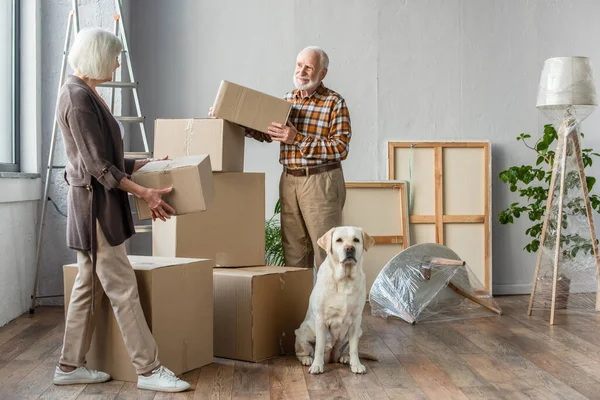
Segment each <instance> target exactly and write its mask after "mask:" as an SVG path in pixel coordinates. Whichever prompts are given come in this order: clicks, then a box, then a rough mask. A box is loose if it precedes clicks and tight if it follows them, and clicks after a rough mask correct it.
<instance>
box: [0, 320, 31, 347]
mask: <svg viewBox="0 0 600 400" xmlns="http://www.w3.org/2000/svg"><path fill="white" fill-rule="evenodd" d="M35 321H36V320H34V319H33V318H31V317H29V316H21V317H19V318H16V319H14V320H12V321H11V322H9V323H8V324H6V325H4V326H3V327H2V328H1V329H0V346H2V345H3V344H4V343H6V342H8V341H9V340H10V339H12V338H13V337H15V336H16V335H18V334H19V333H21V332H22V331H23V330H25V329H27V328H29V327H30V326H31V325H32V324H33V323H34V322H35Z"/></svg>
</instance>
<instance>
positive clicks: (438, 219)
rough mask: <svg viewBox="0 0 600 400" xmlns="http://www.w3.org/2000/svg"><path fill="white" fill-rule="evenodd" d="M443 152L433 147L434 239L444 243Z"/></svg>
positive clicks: (439, 148)
mask: <svg viewBox="0 0 600 400" xmlns="http://www.w3.org/2000/svg"><path fill="white" fill-rule="evenodd" d="M443 169H444V153H443V150H442V148H441V147H436V148H435V167H434V175H435V239H436V243H439V244H442V245H443V244H444V221H443V217H444V175H443V172H442V171H443Z"/></svg>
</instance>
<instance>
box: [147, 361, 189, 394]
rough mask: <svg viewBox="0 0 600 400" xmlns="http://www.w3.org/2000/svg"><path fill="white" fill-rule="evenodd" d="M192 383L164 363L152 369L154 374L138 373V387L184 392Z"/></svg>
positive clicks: (159, 390)
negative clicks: (180, 377) (178, 375)
mask: <svg viewBox="0 0 600 400" xmlns="http://www.w3.org/2000/svg"><path fill="white" fill-rule="evenodd" d="M190 386H191V385H190V384H189V383H187V382H186V381H182V380H181V379H179V378H178V377H176V376H175V374H174V373H173V372H171V371H169V369H168V368H165V367H163V366H162V365H161V366H160V367H158V368H156V369H155V370H153V371H152V375H150V376H144V375H138V384H137V387H138V389H147V390H155V391H157V392H183V391H184V390H188V389H189V388H190Z"/></svg>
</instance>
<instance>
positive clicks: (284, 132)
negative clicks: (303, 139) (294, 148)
mask: <svg viewBox="0 0 600 400" xmlns="http://www.w3.org/2000/svg"><path fill="white" fill-rule="evenodd" d="M268 131H269V135H271V138H273V140H275V141H278V142H282V143H286V144H292V143H293V142H294V139H295V138H296V135H297V134H298V131H297V130H296V127H295V126H294V125H292V123H291V122H290V121H288V122H287V124H286V125H282V124H280V123H279V122H272V123H271V125H270V126H269V128H268Z"/></svg>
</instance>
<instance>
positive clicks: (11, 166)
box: [0, 0, 21, 172]
mask: <svg viewBox="0 0 600 400" xmlns="http://www.w3.org/2000/svg"><path fill="white" fill-rule="evenodd" d="M20 11H21V1H20V0H12V32H11V33H12V46H11V47H12V50H11V56H12V74H11V75H12V76H11V103H12V113H11V132H10V135H11V154H12V162H10V163H8V162H6V163H2V162H0V172H19V171H20V166H21V153H20V151H21V138H20V136H21V135H20V128H21V127H20V120H19V119H20V118H19V117H20V109H21V104H20V102H21V99H20V90H19V89H20V70H21V66H20V57H21V52H20V19H21V17H20V15H21V12H20Z"/></svg>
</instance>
